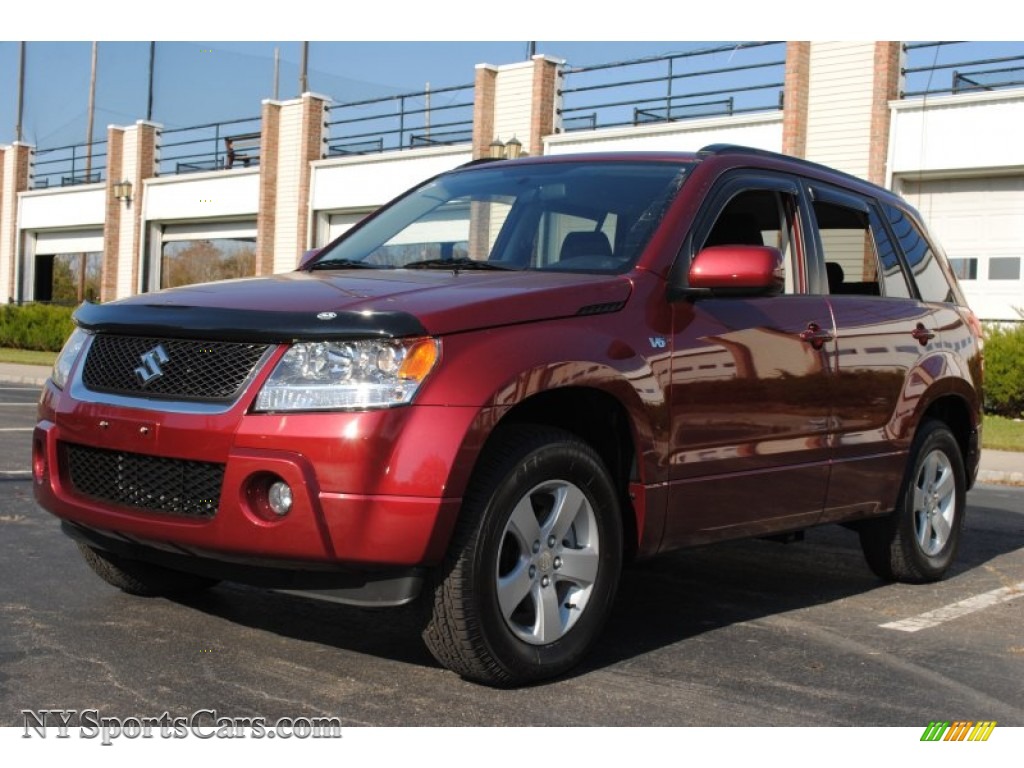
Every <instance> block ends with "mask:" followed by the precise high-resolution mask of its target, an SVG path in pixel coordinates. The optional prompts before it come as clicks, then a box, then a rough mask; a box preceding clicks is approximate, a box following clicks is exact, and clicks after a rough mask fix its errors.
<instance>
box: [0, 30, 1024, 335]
mask: <svg viewBox="0 0 1024 768" xmlns="http://www.w3.org/2000/svg"><path fill="white" fill-rule="evenodd" d="M921 47H923V46H904V45H901V44H900V43H891V42H873V41H868V42H789V43H778V44H750V46H749V50H746V49H743V50H740V48H742V46H740V47H738V48H737V50H736V56H735V62H734V57H732V56H731V55H730V57H729V59H728V62H729V66H728V69H729V70H730V71H731V72H733V74H732V75H731V76H732V78H733V80H732V88H733V90H732V91H730V87H729V86H728V85H726V86H720V85H714V84H712V85H710V86H707V85H702V83H703V82H704V80H702V79H701V76H706V77H705V79H707V78H713V77H714V76H715V73H716V72H717V71H718V70H723V69H725V68H723V67H722V66H720V65H707V64H702V63H701V59H700V57H699V56H697V55H695V54H678V55H674V56H675V58H672V57H665V62H667V67H668V70H667V72H668V74H667V75H666V76H665V77H662V78H660V79H659V78H658V77H648V76H646V75H645V76H640V77H638V76H635V75H633V74H632V73H633V72H634V71H635V70H636V69H638V68H640V67H641V66H644V67H646V66H654V65H658V66H661V65H662V64H663V63H664V62H662V63H659V62H653V63H652V62H649V61H645V62H633V63H630V62H625V63H620V64H619V65H616V67H618V68H616V67H606V68H601V67H594V68H590V69H591V70H593V71H585V70H586V68H575V69H574V68H572V67H568V66H566V65H565V63H564V62H561V61H559V60H557V59H554V58H552V57H549V56H536V57H533V59H531V60H529V61H525V62H518V63H514V64H508V65H503V66H493V65H490V64H481V65H478V66H477V67H476V69H475V72H473V73H467V74H469V75H471V76H472V78H473V83H472V85H465V86H458V87H453V88H451V89H438V90H437V91H436V92H435V93H433V94H428V93H426V92H425V93H423V94H406V95H404V96H402V97H401V103H402V105H403V106H402V111H401V113H400V116H399V121H400V122H399V123H398V127H394V125H391V126H390V127H387V128H380V130H379V135H377V134H375V133H374V131H376V130H378V129H377V125H378V124H377V123H371V122H369V119H368V118H361V117H359V116H358V110H357V109H355V108H356V107H359V108H362V107H363V105H364V103H363V102H360V103H358V104H355V103H353V104H348V105H346V104H334V103H332V102H331V99H330V98H329V97H328V96H322V95H318V94H304V95H303V96H302V97H301V98H298V99H292V100H287V101H280V102H276V101H264V102H263V103H262V104H260V105H254V111H255V110H256V109H257V108H258V111H259V117H258V118H252V119H251V120H250V121H249V122H248V123H245V124H243V125H228V124H223V125H221V126H218V127H217V133H215V134H213V135H212V136H213V138H211V139H210V140H206V139H194V140H193V139H191V138H189V136H190V134H188V133H183V131H187V129H176V130H175V131H164V130H163V129H162V128H161V126H159V125H157V124H153V123H148V122H146V121H141V120H140V121H138V122H136V123H135V124H134V125H128V126H111V127H110V128H109V129H108V131H107V137H106V160H105V167H104V168H103V169H102V170H101V171H100V176H101V177H102V178H101V180H100V181H91V177H90V178H84V177H81V176H80V175H76V174H77V173H78V171H77V170H76V169H75V167H74V165H72V167H71V171H70V173H68V174H67V175H65V176H61V175H60V173H59V172H58V171H55V170H53V169H54V168H56V167H57V166H55V165H53V164H54V163H55V162H56V161H53V160H47V161H46V163H47V164H48V165H47V166H46V174H49V175H44V173H43V166H44V163H43V162H41V161H37V153H36V148H34V147H32V146H29V145H26V144H14V145H9V146H2V147H0V296H3V297H6V298H7V299H8V300H10V301H17V302H27V301H47V300H57V299H61V300H66V299H67V298H68V297H67V296H66V295H64V294H60V295H56V293H55V292H57V293H59V291H65V292H66V291H68V290H69V288H68V280H67V279H65V280H64V283H61V285H60V286H58V282H59V281H58V273H60V275H64V276H65V278H66V277H67V275H72V276H74V279H73V280H71V283H74V282H75V281H77V284H78V296H72V297H71V298H72V299H75V298H78V297H79V296H82V297H84V298H90V297H95V298H98V299H101V300H104V301H108V300H112V299H116V298H121V297H124V296H128V295H132V294H135V293H138V292H144V291H152V290H158V289H160V288H162V287H166V286H169V285H175V284H179V283H181V282H188V281H192V280H196V279H207V278H210V277H211V276H212V277H226V276H234V275H240V274H270V273H274V272H281V271H286V270H289V269H292V268H294V266H295V264H296V263H297V260H298V259H299V257H300V256H301V254H302V252H303V251H304V250H306V249H308V248H314V247H318V246H321V245H324V244H325V243H327V242H329V241H330V240H332V239H333V238H335V237H337V236H339V235H340V234H342V233H343V232H344V231H345V230H346V229H348V228H349V227H351V226H352V225H353V224H355V223H356V222H358V221H359V220H360V219H361V218H362V217H363V216H365V215H366V214H367V213H369V212H370V211H372V210H374V209H375V208H376V207H377V206H379V205H381V204H382V203H385V202H387V201H388V200H389V199H391V198H392V197H394V196H395V195H397V194H399V193H400V192H402V191H403V190H404V189H406V188H407V187H409V186H410V185H412V184H413V183H416V182H418V181H420V180H422V179H424V178H427V177H429V176H431V175H434V174H436V173H440V172H442V171H445V170H448V169H450V168H453V167H456V166H458V165H460V164H462V163H465V162H467V161H469V160H471V159H474V158H480V157H484V156H487V155H488V154H489V153H490V152H491V151H492V145H494V146H496V147H499V149H500V146H499V142H500V143H501V144H505V143H508V142H510V141H512V140H513V139H514V140H515V142H517V143H518V144H519V145H521V146H522V148H523V150H524V151H526V152H528V153H530V154H565V153H571V152H585V151H619V150H680V151H693V150H697V149H699V148H701V147H702V146H705V145H707V144H712V143H735V144H744V145H748V146H753V147H759V148H763V149H768V150H772V151H776V152H783V151H784V152H788V153H790V154H795V155H798V156H803V157H806V158H808V159H810V160H814V161H816V162H821V163H824V164H826V165H831V166H834V167H837V168H839V169H841V170H844V171H847V172H849V173H852V174H854V175H857V176H860V177H863V178H866V179H869V180H871V181H874V182H875V183H878V184H881V185H884V186H887V187H889V188H892V189H894V190H895V191H897V192H898V193H900V194H902V195H904V196H905V197H907V198H908V199H909V200H910V201H911V202H912V203H913V204H914V205H915V206H916V207H917V208H918V209H919V210H920V211H921V212H922V214H923V215H924V217H925V219H926V220H927V222H928V224H929V226H930V227H931V229H932V230H934V232H935V233H936V234H937V235H938V237H939V239H940V241H941V242H942V243H943V244H944V247H945V249H946V251H947V253H948V255H949V256H950V257H951V258H952V259H953V263H954V265H955V267H956V269H957V271H958V273H959V275H960V278H961V281H962V286H963V288H964V291H965V293H966V295H967V296H968V299H969V300H970V301H971V303H972V306H973V308H974V310H975V312H976V313H977V314H978V315H979V316H980V317H981V318H982V319H985V320H999V321H1013V320H1018V319H1019V317H1018V314H1017V308H1019V307H1022V306H1024V272H1022V265H1021V261H1022V255H1024V145H1022V144H1021V142H1019V141H1017V140H1016V133H1017V126H1019V125H1021V124H1022V122H1024V81H1022V82H1019V83H1018V82H1014V81H1009V82H1005V81H998V82H997V81H994V80H993V75H992V73H991V71H989V70H985V69H984V62H983V61H980V60H979V65H978V66H977V67H975V68H974V69H973V70H971V71H968V72H966V73H965V72H964V71H962V70H963V69H967V68H961V71H956V72H952V73H949V72H946V73H940V74H941V75H942V77H945V78H946V79H948V78H949V77H950V76H951V77H952V86H951V87H950V88H947V89H946V91H947V92H946V93H930V92H929V93H923V94H921V95H917V96H914V95H911V96H907V95H906V94H905V93H904V90H905V88H904V83H905V68H906V61H907V57H908V51H909V52H913V50H915V48H921ZM1022 50H1024V47H1022ZM711 55H712V54H710V53H709V54H708V56H709V57H710V56H711ZM741 55H742V56H748V57H749V61H751V62H752V63H750V64H749V65H745V64H743V61H746V60H747V59H743V58H742V56H741ZM686 56H690V57H691V58H689V59H687V58H685V57H686ZM1020 58H1021V61H1022V62H1024V56H1021V57H1020ZM631 67H632V69H631ZM701 67H703V70H702V69H701ZM990 69H991V68H990ZM598 70H600V71H598ZM992 71H994V70H992ZM1021 71H1022V72H1024V69H1022V70H1021ZM586 77H592V78H597V79H596V80H594V82H596V85H585V86H584V87H579V86H577V85H576V83H578V82H581V81H583V80H584V79H585V78H586ZM602 77H603V78H604V79H603V80H601V79H600V78H602ZM744 77H746V78H747V79H746V80H744V79H743V78H744ZM616 78H618V81H616ZM758 78H760V79H758ZM958 78H959V79H958ZM986 78H987V79H986ZM1004 80H1005V78H1004ZM648 81H650V82H648ZM654 81H657V82H654ZM587 82H590V81H587ZM641 82H642V83H645V84H643V85H639V84H638V83H641ZM958 83H959V85H958ZM964 83H966V84H967V85H964ZM666 88H667V90H666ZM657 89H661V90H657ZM406 97H408V98H406ZM588 98H590V99H591V100H592V101H591V102H587V99H588ZM460 99H462V101H460ZM593 99H596V100H597V101H596V102H594V101H593ZM395 100H396V99H395V98H391V99H390V101H392V102H394V101H395ZM381 101H382V102H384V101H388V100H381ZM407 102H408V103H409V104H422V103H426V104H427V105H428V106H427V107H426V108H425V109H424V108H422V107H417V108H415V109H413V108H408V107H407ZM346 108H351V109H349V111H348V112H346ZM350 113H353V114H356V116H355V117H352V116H350ZM234 122H236V123H243V122H244V121H234ZM200 128H202V127H200ZM197 130H198V129H197ZM172 134H173V135H172ZM196 135H199V134H196ZM225 139H230V140H232V143H230V144H229V143H228V142H227V141H225ZM193 145H194V146H193ZM182 147H184V149H182ZM229 147H230V151H229ZM189 152H191V154H189ZM197 152H198V153H206V154H204V155H202V156H199V155H198V154H196V153H197ZM42 156H43V150H40V151H39V157H42ZM50 156H51V155H47V157H50ZM172 160H173V161H174V162H171V161H172ZM56 178H59V179H60V183H61V184H63V183H64V182H65V181H67V182H68V185H67V186H62V185H58V183H57V182H54V181H53V179H56ZM78 181H85V182H87V183H76V182H78ZM44 182H45V183H46V185H45V186H44ZM58 288H59V291H58ZM83 291H84V292H85V294H84V296H83ZM72 292H73V291H72Z"/></svg>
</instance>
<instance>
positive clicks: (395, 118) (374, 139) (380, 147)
mask: <svg viewBox="0 0 1024 768" xmlns="http://www.w3.org/2000/svg"><path fill="white" fill-rule="evenodd" d="M327 109H328V111H329V112H328V120H327V127H328V129H330V132H331V140H330V141H329V142H328V145H327V151H328V154H329V155H332V156H339V155H367V154H373V153H377V152H384V151H387V150H395V149H412V148H414V147H427V146H438V145H452V144H467V143H470V142H471V141H472V140H473V84H472V83H470V84H469V85H453V86H449V87H447V88H433V89H430V90H424V91H417V92H415V93H401V94H398V95H396V96H386V97H384V98H378V99H366V100H363V101H349V102H344V103H336V104H332V105H330V106H329V107H327Z"/></svg>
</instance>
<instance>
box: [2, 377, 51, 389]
mask: <svg viewBox="0 0 1024 768" xmlns="http://www.w3.org/2000/svg"><path fill="white" fill-rule="evenodd" d="M46 378H47V377H45V376H43V377H42V378H39V377H38V376H12V375H11V374H0V384H25V385H26V386H28V385H32V386H36V387H41V386H43V384H45V383H46Z"/></svg>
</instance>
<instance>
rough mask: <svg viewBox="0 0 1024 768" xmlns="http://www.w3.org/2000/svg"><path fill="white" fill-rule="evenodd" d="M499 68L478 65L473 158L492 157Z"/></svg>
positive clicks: (474, 109) (474, 107)
mask: <svg viewBox="0 0 1024 768" xmlns="http://www.w3.org/2000/svg"><path fill="white" fill-rule="evenodd" d="M497 82H498V68H497V67H492V66H491V65H490V64H477V65H476V79H475V81H474V85H473V159H474V160H479V159H481V158H484V157H490V153H491V149H490V148H491V142H492V141H494V95H495V91H496V86H497Z"/></svg>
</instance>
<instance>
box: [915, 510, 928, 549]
mask: <svg viewBox="0 0 1024 768" xmlns="http://www.w3.org/2000/svg"><path fill="white" fill-rule="evenodd" d="M915 528H916V532H917V543H918V544H920V545H921V549H922V550H924V551H926V552H927V551H928V542H929V540H930V539H931V536H932V524H931V520H929V518H928V513H927V512H925V511H924V510H920V511H918V513H917V525H916V526H915Z"/></svg>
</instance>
